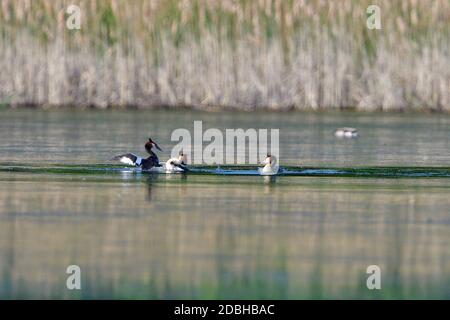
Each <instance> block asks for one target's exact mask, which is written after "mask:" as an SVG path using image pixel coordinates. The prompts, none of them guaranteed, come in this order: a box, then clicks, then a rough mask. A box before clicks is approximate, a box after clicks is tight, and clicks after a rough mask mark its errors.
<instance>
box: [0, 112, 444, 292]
mask: <svg viewBox="0 0 450 320" xmlns="http://www.w3.org/2000/svg"><path fill="white" fill-rule="evenodd" d="M194 120H202V121H203V127H204V129H207V128H219V129H225V128H244V129H246V128H268V129H270V128H279V129H280V160H281V165H282V166H284V167H285V168H287V169H288V172H293V174H291V175H289V174H287V175H282V176H278V177H276V178H273V179H267V177H261V176H257V175H237V174H234V173H239V171H240V170H244V169H245V170H247V171H248V172H250V174H251V173H252V172H253V171H254V169H255V166H253V167H251V166H250V167H246V168H244V169H241V168H228V170H235V171H236V170H237V171H236V172H234V171H229V172H230V173H231V174H215V173H214V172H215V169H216V168H215V167H205V168H199V169H198V170H199V171H197V172H192V173H188V174H186V175H181V174H178V175H157V174H149V173H145V172H140V171H139V170H134V169H130V168H125V167H124V166H121V165H117V163H113V162H111V161H109V159H111V157H112V156H114V155H116V154H119V153H123V152H135V153H138V154H142V155H144V154H145V150H144V149H143V143H145V141H146V139H147V138H148V137H149V136H151V137H152V138H154V139H155V140H156V141H157V142H158V143H159V144H160V146H162V147H163V149H164V152H162V153H161V152H160V153H159V154H160V159H161V160H163V159H167V158H168V156H169V154H170V149H171V147H172V146H174V144H175V142H171V141H170V135H171V132H172V131H173V130H174V129H177V128H187V129H189V130H192V128H193V121H194ZM341 126H351V127H356V128H358V129H359V130H360V137H359V138H358V139H350V140H345V139H344V140H342V139H337V138H335V137H334V135H333V131H334V130H335V129H336V128H337V127H341ZM449 138H450V117H449V116H446V115H431V114H429V115H428V114H427V115H424V114H417V115H414V114H408V115H402V114H389V115H386V114H354V113H336V114H330V113H327V114H319V113H318V114H315V113H311V114H309V113H282V114H278V113H218V112H216V113H201V112H181V111H176V112H175V111H158V112H148V111H147V112H143V111H128V112H121V111H114V112H110V111H104V112H99V111H84V112H75V111H33V110H21V111H11V110H3V111H1V112H0V298H2V299H11V298H26V299H29V298H33V299H34V298H43V299H49V298H55V299H97V298H101V299H103V298H113V299H116V298H117V299H134V298H137V299H162V298H174V299H177V298H185V299H190V298H194V299H196V298H206V299H230V298H237V299H240V298H248V299H253V298H255V299H256V298H261V299H297V298H301V299H313V298H318V299H330V298H338V299H341V298H342V299H349V298H361V299H374V298H383V299H393V298H400V299H403V298H425V299H427V298H438V299H448V298H450V249H449V244H450V210H449V206H450V200H449V192H450V166H449V163H450V142H449V141H450V139H449ZM225 169H227V168H225ZM69 265H78V266H80V268H81V282H82V290H68V289H67V288H66V279H67V277H68V274H66V268H67V266H69ZM369 265H378V266H379V267H380V268H381V287H382V288H381V290H368V289H367V286H366V280H367V277H368V276H369V275H368V274H367V273H366V269H367V267H368V266H369Z"/></svg>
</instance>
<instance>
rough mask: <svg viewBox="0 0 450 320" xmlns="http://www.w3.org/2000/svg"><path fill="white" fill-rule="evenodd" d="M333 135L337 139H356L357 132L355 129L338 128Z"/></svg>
mask: <svg viewBox="0 0 450 320" xmlns="http://www.w3.org/2000/svg"><path fill="white" fill-rule="evenodd" d="M334 135H335V136H336V137H338V138H356V137H357V136H358V130H356V129H355V128H339V129H337V130H336V131H335V132H334Z"/></svg>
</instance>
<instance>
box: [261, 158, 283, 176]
mask: <svg viewBox="0 0 450 320" xmlns="http://www.w3.org/2000/svg"><path fill="white" fill-rule="evenodd" d="M262 164H264V165H265V166H264V167H263V168H258V171H259V174H260V175H263V176H273V175H275V174H277V173H278V170H279V169H280V168H279V166H278V163H277V158H276V157H275V156H274V155H271V154H270V153H268V154H267V157H266V159H265V160H264V161H263V162H262Z"/></svg>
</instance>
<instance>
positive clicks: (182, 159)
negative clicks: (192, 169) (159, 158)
mask: <svg viewBox="0 0 450 320" xmlns="http://www.w3.org/2000/svg"><path fill="white" fill-rule="evenodd" d="M186 163H187V156H186V154H184V153H183V152H180V154H179V155H178V158H171V159H169V160H167V161H166V163H165V167H166V172H168V173H171V172H186V171H188V170H189V169H188V168H187V167H186Z"/></svg>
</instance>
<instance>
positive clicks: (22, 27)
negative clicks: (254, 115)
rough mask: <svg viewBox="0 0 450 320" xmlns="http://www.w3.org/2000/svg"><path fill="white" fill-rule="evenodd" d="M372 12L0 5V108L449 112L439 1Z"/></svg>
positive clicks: (204, 2)
mask: <svg viewBox="0 0 450 320" xmlns="http://www.w3.org/2000/svg"><path fill="white" fill-rule="evenodd" d="M69 4H78V5H79V6H80V7H81V9H82V29H81V30H79V31H75V30H73V31H70V30H68V29H66V27H65V18H66V17H65V13H64V10H65V8H66V7H67V6H68V5H69ZM369 4H371V2H370V1H351V0H343V1H322V0H312V1H301V0H298V1H295V0H287V1H281V0H256V1H250V0H242V1H232V0H224V1H218V0H198V1H184V0H179V1H178V0H169V1H163V0H155V1H152V0H148V1H144V0H134V1H118V0H93V1H75V0H74V1H64V0H56V1H50V0H33V1H31V0H17V1H9V0H2V1H1V6H0V41H1V42H0V68H1V70H2V72H1V73H0V102H1V103H3V104H8V105H12V106H21V105H34V106H40V107H47V106H61V105H73V106H76V107H87V106H94V107H99V108H106V107H111V106H113V107H130V106H132V107H139V108H150V107H157V106H169V107H178V106H190V107H193V108H198V109H211V108H238V109H243V110H254V109H267V108H268V109H273V110H291V109H299V110H300V109H315V110H317V109H343V108H355V109H357V110H440V111H450V67H449V66H450V24H449V23H448V21H450V2H448V1H444V0H441V1H440V0H437V1H433V2H427V1H414V0H410V1H388V0H380V1H377V4H378V5H379V6H380V8H381V18H382V27H383V29H382V30H369V29H367V28H366V8H367V6H368V5H369Z"/></svg>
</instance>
